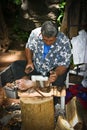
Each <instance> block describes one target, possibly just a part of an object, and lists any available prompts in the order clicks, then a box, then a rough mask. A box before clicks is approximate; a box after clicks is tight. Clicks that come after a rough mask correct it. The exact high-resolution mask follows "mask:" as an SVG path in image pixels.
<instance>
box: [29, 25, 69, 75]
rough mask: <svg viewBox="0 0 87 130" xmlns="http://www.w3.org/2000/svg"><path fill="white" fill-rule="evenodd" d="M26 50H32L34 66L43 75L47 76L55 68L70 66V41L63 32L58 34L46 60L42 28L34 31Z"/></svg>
mask: <svg viewBox="0 0 87 130" xmlns="http://www.w3.org/2000/svg"><path fill="white" fill-rule="evenodd" d="M26 48H29V49H30V50H32V52H33V63H34V66H35V68H36V70H37V71H38V72H40V73H41V74H42V75H45V74H46V73H47V72H49V71H50V70H52V69H53V68H55V67H58V66H66V67H68V66H69V64H70V57H71V45H70V41H69V39H68V38H67V36H65V35H64V34H63V33H61V32H58V35H57V37H56V41H55V43H53V44H52V45H51V46H50V50H49V52H48V53H47V55H46V57H45V58H43V53H44V42H43V39H42V35H41V27H39V28H36V29H34V30H32V32H31V34H30V37H29V39H28V42H27V44H26Z"/></svg>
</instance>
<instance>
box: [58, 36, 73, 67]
mask: <svg viewBox="0 0 87 130" xmlns="http://www.w3.org/2000/svg"><path fill="white" fill-rule="evenodd" d="M61 44H62V45H63V46H62V50H61V51H60V55H61V62H60V65H64V66H66V67H68V66H69V65H70V60H71V44H70V40H69V39H68V37H67V36H65V35H64V37H63V38H61Z"/></svg>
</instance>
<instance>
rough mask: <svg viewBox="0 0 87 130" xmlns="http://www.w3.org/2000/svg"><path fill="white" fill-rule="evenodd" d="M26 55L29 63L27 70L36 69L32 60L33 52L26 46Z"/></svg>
mask: <svg viewBox="0 0 87 130" xmlns="http://www.w3.org/2000/svg"><path fill="white" fill-rule="evenodd" d="M25 55H26V59H27V65H26V68H25V72H26V73H29V72H31V71H33V70H34V66H33V62H32V58H33V52H32V51H31V50H30V49H29V48H26V49H25Z"/></svg>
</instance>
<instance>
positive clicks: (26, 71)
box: [25, 64, 34, 74]
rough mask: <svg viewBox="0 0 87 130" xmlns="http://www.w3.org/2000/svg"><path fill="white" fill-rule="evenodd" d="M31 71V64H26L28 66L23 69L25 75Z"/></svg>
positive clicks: (32, 68) (32, 67)
mask: <svg viewBox="0 0 87 130" xmlns="http://www.w3.org/2000/svg"><path fill="white" fill-rule="evenodd" d="M33 70H34V66H33V64H28V65H26V68H25V73H26V74H29V73H31V72H32V71H33Z"/></svg>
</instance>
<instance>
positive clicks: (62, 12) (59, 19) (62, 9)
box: [57, 0, 66, 26]
mask: <svg viewBox="0 0 87 130" xmlns="http://www.w3.org/2000/svg"><path fill="white" fill-rule="evenodd" d="M65 5H66V2H65V0H62V1H61V2H60V3H59V14H58V18H57V22H58V25H59V26H60V25H61V23H62V19H63V16H64V9H65Z"/></svg>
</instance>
